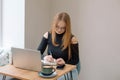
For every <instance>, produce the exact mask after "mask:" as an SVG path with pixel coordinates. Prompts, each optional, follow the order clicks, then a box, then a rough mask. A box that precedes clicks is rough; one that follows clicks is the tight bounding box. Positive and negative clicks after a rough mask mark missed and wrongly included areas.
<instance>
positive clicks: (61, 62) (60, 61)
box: [56, 58, 65, 65]
mask: <svg viewBox="0 0 120 80" xmlns="http://www.w3.org/2000/svg"><path fill="white" fill-rule="evenodd" d="M56 62H57V64H58V65H64V64H65V61H64V60H63V59H62V58H58V59H57V60H56Z"/></svg>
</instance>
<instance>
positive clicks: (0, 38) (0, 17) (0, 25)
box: [0, 0, 2, 47]
mask: <svg viewBox="0 0 120 80" xmlns="http://www.w3.org/2000/svg"><path fill="white" fill-rule="evenodd" d="M0 47H2V0H0Z"/></svg>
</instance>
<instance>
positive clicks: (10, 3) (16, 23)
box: [0, 0, 25, 48]
mask: <svg viewBox="0 0 120 80" xmlns="http://www.w3.org/2000/svg"><path fill="white" fill-rule="evenodd" d="M24 11H25V0H0V47H3V48H7V47H11V46H15V47H24V14H25V12H24ZM18 36H19V37H18Z"/></svg>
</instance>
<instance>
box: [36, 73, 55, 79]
mask: <svg viewBox="0 0 120 80" xmlns="http://www.w3.org/2000/svg"><path fill="white" fill-rule="evenodd" d="M38 75H39V76H41V77H44V78H51V77H55V76H56V75H57V73H56V72H54V73H52V74H50V75H44V74H42V73H41V72H39V73H38Z"/></svg>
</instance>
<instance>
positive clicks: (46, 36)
mask: <svg viewBox="0 0 120 80" xmlns="http://www.w3.org/2000/svg"><path fill="white" fill-rule="evenodd" d="M49 35H50V31H47V32H45V33H44V35H43V37H44V38H46V39H48V36H49Z"/></svg>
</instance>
